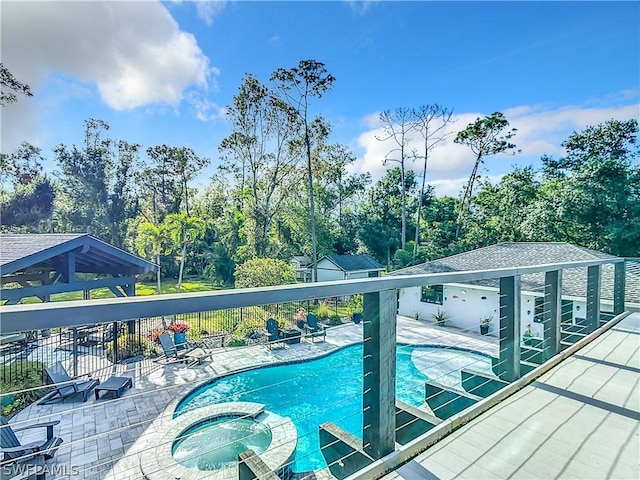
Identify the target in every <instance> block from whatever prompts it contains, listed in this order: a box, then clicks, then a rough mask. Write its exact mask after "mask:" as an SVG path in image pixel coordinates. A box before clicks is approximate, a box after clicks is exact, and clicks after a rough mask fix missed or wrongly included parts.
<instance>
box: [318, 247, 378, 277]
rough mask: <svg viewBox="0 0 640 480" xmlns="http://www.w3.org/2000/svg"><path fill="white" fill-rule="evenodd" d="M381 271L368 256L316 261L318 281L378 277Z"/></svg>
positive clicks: (331, 256)
mask: <svg viewBox="0 0 640 480" xmlns="http://www.w3.org/2000/svg"><path fill="white" fill-rule="evenodd" d="M311 268H313V266H311ZM383 270H384V266H382V265H380V264H379V263H378V262H376V261H375V260H374V259H373V258H371V257H370V256H369V255H364V254H359V255H327V256H325V257H322V258H321V259H320V260H318V281H319V282H326V281H330V280H350V279H354V278H371V277H379V276H380V275H381V272H382V271H383Z"/></svg>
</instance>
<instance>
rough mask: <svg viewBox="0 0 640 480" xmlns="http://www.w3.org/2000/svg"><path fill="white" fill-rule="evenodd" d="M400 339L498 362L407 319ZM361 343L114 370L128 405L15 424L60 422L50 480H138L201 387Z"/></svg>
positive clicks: (472, 340) (337, 333)
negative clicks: (168, 427)
mask: <svg viewBox="0 0 640 480" xmlns="http://www.w3.org/2000/svg"><path fill="white" fill-rule="evenodd" d="M397 338H398V342H401V343H408V344H439V345H445V346H457V347H463V348H466V349H470V350H476V351H480V352H484V353H487V354H490V355H494V356H495V355H497V351H498V341H497V339H496V338H494V337H482V336H480V335H476V334H472V333H468V332H462V331H457V330H456V329H453V328H441V327H434V326H433V324H428V323H426V322H420V321H415V320H413V319H409V318H406V317H398V333H397ZM361 341H362V324H360V325H354V324H347V325H342V326H339V327H334V328H330V329H329V330H328V332H327V338H326V341H324V342H323V341H317V340H316V341H315V342H314V343H311V342H310V341H303V342H301V343H299V344H294V345H287V347H286V348H282V349H273V350H269V349H268V348H267V347H266V346H265V345H257V346H252V347H245V348H220V349H216V350H214V351H213V355H212V361H211V362H208V361H206V362H205V363H204V364H203V365H196V366H193V367H190V368H189V367H186V366H185V365H181V364H170V365H161V364H158V363H155V362H153V361H151V360H144V361H141V362H137V363H132V364H127V365H113V366H112V367H111V368H110V369H108V370H107V371H104V372H102V374H101V380H102V381H104V380H106V379H107V378H108V377H110V376H114V375H117V376H130V377H132V378H133V388H132V389H128V390H126V391H125V392H124V393H123V396H122V398H119V399H111V398H108V399H100V400H97V401H96V400H94V399H93V396H92V398H91V399H90V400H89V401H87V402H86V403H82V402H81V401H73V399H72V400H71V401H69V400H68V401H65V402H62V403H54V404H50V405H42V406H36V405H30V406H29V407H27V408H26V409H24V410H23V411H21V412H20V413H18V415H16V416H15V417H14V418H13V419H12V421H11V423H12V424H14V425H17V424H20V423H21V422H26V423H33V422H35V421H36V420H38V421H46V420H50V419H53V420H61V423H60V425H59V429H58V430H56V435H58V436H60V437H62V438H63V439H64V443H63V444H62V447H61V448H60V450H59V451H58V454H57V455H56V457H55V459H54V460H53V461H51V462H49V465H50V467H51V470H54V471H56V472H57V474H56V475H51V477H50V478H74V479H76V478H84V479H94V478H95V479H98V478H99V479H109V480H116V479H117V480H126V479H140V478H142V474H141V471H140V466H139V465H140V464H139V458H138V454H139V452H141V451H143V450H145V449H147V448H150V447H152V446H154V445H155V444H157V442H158V438H157V435H156V431H157V428H158V427H159V426H160V425H161V424H162V422H166V421H169V420H170V419H171V415H169V414H167V407H168V406H169V405H172V404H175V403H176V402H177V401H179V400H180V399H181V398H182V397H183V396H184V395H185V394H186V393H187V392H188V391H189V390H191V389H192V388H194V386H196V385H197V384H198V383H200V382H204V381H206V380H210V379H212V378H215V377H217V376H220V375H223V374H226V373H229V372H233V371H237V370H242V369H245V368H248V367H252V366H258V365H268V364H274V363H279V362H283V361H292V360H302V359H309V358H313V357H317V356H320V355H323V354H326V353H329V352H331V351H334V350H336V349H338V348H340V347H342V346H346V345H350V344H355V343H358V342H361ZM36 435H37V432H36ZM29 439H30V437H29V436H27V435H25V436H24V437H23V440H24V441H29ZM51 470H50V471H51Z"/></svg>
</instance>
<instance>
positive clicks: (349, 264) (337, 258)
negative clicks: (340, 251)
mask: <svg viewBox="0 0 640 480" xmlns="http://www.w3.org/2000/svg"><path fill="white" fill-rule="evenodd" d="M324 258H327V259H329V260H330V261H331V262H333V263H335V264H336V266H338V267H339V268H341V269H342V270H344V271H345V272H355V271H359V270H384V266H383V265H380V264H379V263H378V262H376V261H375V260H374V259H373V258H371V257H370V256H369V255H365V254H358V255H327V256H325V257H324Z"/></svg>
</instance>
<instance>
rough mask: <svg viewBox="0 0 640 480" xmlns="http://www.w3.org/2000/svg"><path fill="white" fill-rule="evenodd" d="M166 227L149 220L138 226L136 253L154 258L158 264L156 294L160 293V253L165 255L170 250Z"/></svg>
mask: <svg viewBox="0 0 640 480" xmlns="http://www.w3.org/2000/svg"><path fill="white" fill-rule="evenodd" d="M168 240H169V238H168V235H167V227H166V225H164V224H160V225H155V224H154V223H151V222H143V223H141V224H140V225H139V226H138V236H137V237H136V242H135V243H136V248H137V249H138V253H139V254H140V255H142V256H143V257H146V258H153V259H155V261H156V263H157V264H158V272H157V275H156V279H157V281H158V295H160V294H161V293H162V286H161V284H160V255H167V254H168V253H169V251H170V250H171V248H170V246H169V242H168Z"/></svg>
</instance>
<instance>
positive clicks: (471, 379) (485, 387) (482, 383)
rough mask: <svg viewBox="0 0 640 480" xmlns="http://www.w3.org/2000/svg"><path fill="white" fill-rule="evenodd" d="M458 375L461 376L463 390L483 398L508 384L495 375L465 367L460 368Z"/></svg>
mask: <svg viewBox="0 0 640 480" xmlns="http://www.w3.org/2000/svg"><path fill="white" fill-rule="evenodd" d="M460 376H461V377H462V388H464V389H465V391H467V392H468V393H471V394H473V395H478V396H480V397H483V398H486V397H488V396H489V395H493V394H494V393H496V392H497V391H498V390H500V389H502V388H504V387H506V386H507V385H509V383H508V382H505V381H504V380H500V379H499V378H498V377H496V376H493V375H489V374H486V373H483V372H478V371H476V370H472V369H467V368H463V369H462V370H460Z"/></svg>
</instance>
